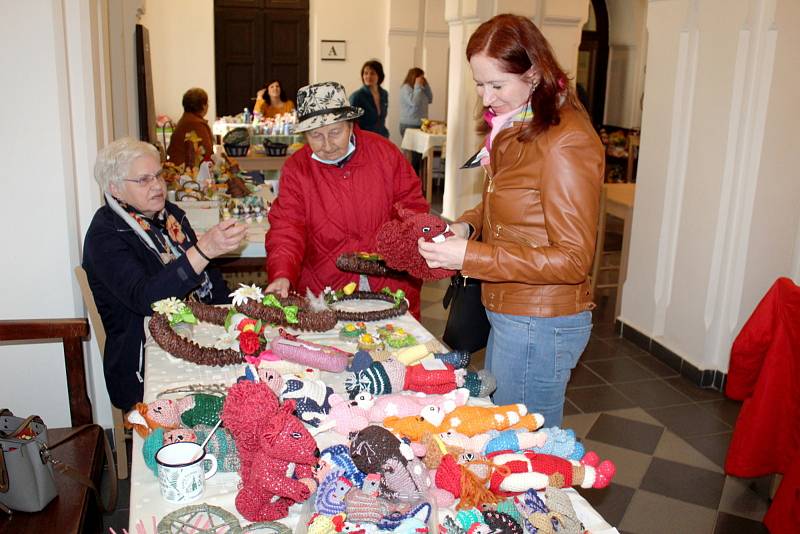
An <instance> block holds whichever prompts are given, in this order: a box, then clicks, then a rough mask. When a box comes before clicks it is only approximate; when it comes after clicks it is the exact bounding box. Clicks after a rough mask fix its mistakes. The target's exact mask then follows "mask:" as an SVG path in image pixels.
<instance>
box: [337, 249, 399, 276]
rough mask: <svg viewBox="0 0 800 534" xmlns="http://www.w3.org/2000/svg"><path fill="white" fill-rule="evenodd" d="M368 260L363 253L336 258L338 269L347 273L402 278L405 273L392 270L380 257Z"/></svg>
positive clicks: (347, 254) (353, 253)
mask: <svg viewBox="0 0 800 534" xmlns="http://www.w3.org/2000/svg"><path fill="white" fill-rule="evenodd" d="M375 256H377V257H376V258H367V257H365V255H364V254H363V253H361V252H347V253H345V254H342V255H341V256H339V257H338V258H336V267H338V268H339V270H340V271H344V272H347V273H358V274H367V275H371V276H401V275H403V273H401V272H399V271H395V270H394V269H390V268H388V267H387V266H386V263H385V262H384V261H383V259H382V258H380V256H378V255H377V254H376V255H375Z"/></svg>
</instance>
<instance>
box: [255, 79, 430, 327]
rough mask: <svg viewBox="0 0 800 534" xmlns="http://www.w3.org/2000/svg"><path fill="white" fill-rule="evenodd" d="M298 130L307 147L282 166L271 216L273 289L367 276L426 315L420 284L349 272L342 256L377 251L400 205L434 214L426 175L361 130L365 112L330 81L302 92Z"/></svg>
mask: <svg viewBox="0 0 800 534" xmlns="http://www.w3.org/2000/svg"><path fill="white" fill-rule="evenodd" d="M297 107H298V124H297V127H296V128H295V131H297V132H305V135H306V141H307V143H308V144H307V145H306V146H305V147H303V148H302V149H301V150H299V151H297V152H296V153H295V154H294V155H292V157H290V158H289V159H288V160H287V161H286V163H285V164H284V166H283V169H282V171H281V181H280V192H279V194H278V198H277V199H276V200H275V202H274V204H273V205H272V209H271V210H270V213H269V224H270V229H269V232H268V233H267V236H266V248H267V274H268V276H269V280H270V284H269V285H268V286H267V291H268V292H274V293H279V294H281V295H286V294H287V293H288V291H289V289H290V288H294V289H295V290H297V291H299V292H300V293H305V291H306V288H310V289H311V291H313V292H314V293H315V294H319V293H320V292H321V291H322V290H323V289H325V287H326V286H330V287H331V288H333V289H338V288H340V287H342V286H344V285H346V284H348V283H350V282H360V286H361V287H362V288H363V287H364V281H368V283H369V287H370V288H371V289H372V290H373V291H380V290H381V289H383V288H384V287H389V288H390V289H391V290H392V291H395V290H397V289H402V290H403V291H405V293H406V296H407V297H408V300H409V304H410V306H409V309H410V310H411V313H412V314H414V316H415V317H417V318H419V292H420V288H421V286H422V283H421V281H419V280H417V279H414V278H411V277H410V276H404V277H402V278H380V277H374V276H369V277H365V279H362V280H360V279H359V275H358V274H353V273H346V272H342V271H340V270H339V269H338V268H337V267H336V258H337V257H338V256H339V255H341V254H343V253H346V252H357V251H371V250H374V248H375V235H376V233H377V232H378V229H379V228H380V227H381V225H382V224H383V223H385V222H387V221H389V220H391V219H392V218H393V214H394V210H395V207H396V206H402V207H403V208H406V209H410V210H412V211H418V212H427V211H428V209H429V206H428V203H427V202H426V201H425V199H424V197H423V196H422V191H421V187H420V182H419V178H418V177H417V175H416V174H415V173H414V170H413V169H412V168H411V165H409V163H408V162H407V161H406V159H405V157H404V156H403V154H402V153H401V152H400V150H399V149H398V148H397V147H396V146H395V145H393V144H392V143H391V142H390V141H389V140H387V139H384V138H383V137H381V136H379V135H377V134H374V133H371V132H366V131H363V130H361V129H359V128H358V127H357V126H355V125H354V124H353V121H354V120H355V119H356V118H358V117H359V116H361V114H362V113H363V110H362V109H360V108H357V107H351V106H350V105H349V103H348V101H347V96H346V93H345V90H344V87H342V86H341V85H340V84H338V83H336V82H324V83H317V84H313V85H308V86H306V87H303V88H301V89H300V90H299V91H298V92H297Z"/></svg>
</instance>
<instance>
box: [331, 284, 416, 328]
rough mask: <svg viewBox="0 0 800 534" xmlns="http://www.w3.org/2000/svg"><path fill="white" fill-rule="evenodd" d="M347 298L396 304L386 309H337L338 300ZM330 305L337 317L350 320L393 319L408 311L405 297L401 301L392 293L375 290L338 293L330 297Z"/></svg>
mask: <svg viewBox="0 0 800 534" xmlns="http://www.w3.org/2000/svg"><path fill="white" fill-rule="evenodd" d="M346 300H382V301H385V302H390V303H392V304H394V306H392V307H391V308H388V309H385V310H375V311H364V312H349V311H343V310H337V309H335V308H333V305H334V304H336V303H337V302H344V301H346ZM328 305H329V306H331V307H332V308H333V312H334V313H335V314H336V318H337V319H338V320H340V321H348V322H363V323H367V322H371V321H382V320H384V319H391V318H392V317H399V316H401V315H405V313H406V312H407V311H408V301H407V300H405V299H403V300H400V301H399V302H398V301H397V300H396V299H395V298H394V296H392V295H388V294H386V293H377V292H375V291H354V292H353V293H351V294H350V295H339V294H337V295H336V298H335V299H333V298H329V299H328Z"/></svg>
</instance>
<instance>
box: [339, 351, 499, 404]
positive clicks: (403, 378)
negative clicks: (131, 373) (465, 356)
mask: <svg viewBox="0 0 800 534" xmlns="http://www.w3.org/2000/svg"><path fill="white" fill-rule="evenodd" d="M460 387H464V388H467V389H468V390H469V393H470V395H471V396H473V397H487V396H489V395H490V394H491V393H492V392H493V391H494V390H495V388H496V387H497V381H496V380H495V378H494V376H492V374H491V373H490V372H489V371H487V370H486V369H481V370H480V371H478V372H477V373H476V372H474V371H468V370H466V369H456V368H455V367H453V366H452V365H450V364H446V363H441V364H440V365H439V368H438V369H426V368H425V365H423V364H420V365H412V366H410V367H406V366H405V365H403V364H402V363H400V362H398V361H397V360H394V359H389V360H386V361H385V362H373V363H372V364H371V365H370V366H369V367H367V368H366V369H364V370H363V371H359V372H358V373H354V374H353V375H352V376H350V377H348V378H347V379H345V389H347V392H348V394H349V395H350V397H351V398H354V397H355V396H356V395H358V394H359V393H361V392H362V391H366V392H369V393H372V394H373V395H386V394H388V393H397V392H400V391H403V390H408V391H419V392H421V393H431V394H443V393H449V392H450V391H453V390H454V389H456V388H460Z"/></svg>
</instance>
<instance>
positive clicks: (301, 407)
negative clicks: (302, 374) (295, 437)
mask: <svg viewBox="0 0 800 534" xmlns="http://www.w3.org/2000/svg"><path fill="white" fill-rule="evenodd" d="M258 374H259V378H260V379H261V380H262V381H264V382H266V383H267V384H268V385H269V388H270V389H271V390H272V392H273V393H275V394H276V395H277V396H278V398H279V399H280V400H282V401H287V400H290V399H291V400H293V401H294V402H295V408H294V409H295V414H296V415H297V417H299V418H300V420H301V421H303V422H304V423H306V424H309V425H311V426H315V427H316V426H319V424H320V423H321V422H322V419H323V418H324V417H325V414H327V413H328V412H329V411H330V409H331V405H330V398H331V395H333V388H332V387H330V386H328V385H327V384H325V382H323V381H322V380H304V379H302V378H299V377H295V376H291V375H287V376H285V377H284V376H281V375H279V374H278V373H277V372H275V371H273V370H272V369H270V368H269V367H265V368H260V369H259V370H258Z"/></svg>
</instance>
